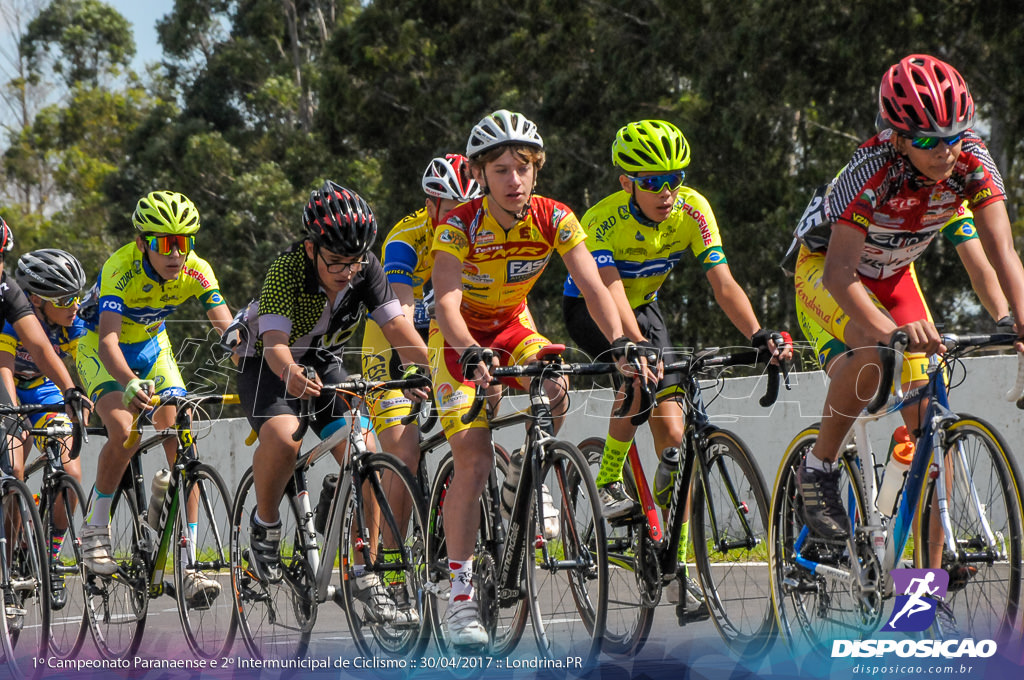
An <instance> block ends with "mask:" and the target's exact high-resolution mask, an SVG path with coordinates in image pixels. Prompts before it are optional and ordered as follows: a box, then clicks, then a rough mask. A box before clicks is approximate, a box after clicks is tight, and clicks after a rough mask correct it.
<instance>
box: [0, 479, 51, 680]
mask: <svg viewBox="0 0 1024 680" xmlns="http://www.w3.org/2000/svg"><path fill="white" fill-rule="evenodd" d="M0 503H2V517H3V533H4V536H5V537H6V539H7V544H6V547H4V548H0V550H2V551H3V555H2V556H0V559H4V560H7V571H8V574H9V578H8V579H6V580H5V582H3V583H2V584H0V586H2V590H3V603H4V615H3V616H0V620H2V623H0V626H2V627H3V631H2V632H3V641H2V646H3V653H4V659H5V660H6V662H7V665H8V667H9V668H10V669H11V674H12V675H13V676H14V677H16V678H38V677H39V676H40V675H41V673H42V671H43V668H44V667H45V664H43V663H39V660H40V659H45V658H46V656H47V654H46V646H47V644H48V642H49V630H50V606H49V596H50V581H49V578H48V575H49V574H48V572H49V570H48V568H47V562H46V553H47V551H46V549H45V548H44V546H43V532H42V521H41V520H40V519H39V511H38V510H36V504H35V500H34V499H33V498H32V492H30V491H29V490H28V487H27V486H25V485H24V484H23V483H22V482H20V481H18V480H16V479H7V480H5V481H4V490H3V498H2V499H0Z"/></svg>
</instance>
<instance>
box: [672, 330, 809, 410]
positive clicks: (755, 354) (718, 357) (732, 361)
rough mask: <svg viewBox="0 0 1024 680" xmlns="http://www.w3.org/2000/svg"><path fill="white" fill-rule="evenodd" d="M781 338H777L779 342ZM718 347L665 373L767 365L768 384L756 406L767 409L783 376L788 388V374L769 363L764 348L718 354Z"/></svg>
mask: <svg viewBox="0 0 1024 680" xmlns="http://www.w3.org/2000/svg"><path fill="white" fill-rule="evenodd" d="M781 340H782V337H781V336H779V341H780V342H781ZM720 351H721V348H719V347H710V348H707V349H706V350H703V351H702V352H700V353H698V354H695V355H693V356H692V357H687V358H685V359H683V360H681V361H677V362H674V363H671V364H668V365H667V366H665V369H664V370H665V373H702V372H704V371H707V370H708V369H713V368H729V367H730V366H750V365H754V364H768V384H767V385H766V387H765V393H764V394H763V395H762V396H761V398H760V399H758V404H760V405H761V406H762V407H765V408H767V407H768V406H771V405H772V404H774V403H775V402H776V400H777V399H778V398H779V387H780V386H781V384H782V380H781V378H782V376H785V383H786V388H787V389H788V388H789V372H788V371H787V370H785V369H784V368H783V367H780V366H778V365H777V364H773V363H770V362H771V360H772V359H773V358H774V355H773V354H771V352H769V351H768V350H767V349H766V348H760V349H755V348H750V349H744V350H743V351H740V352H731V353H729V354H718V352H720Z"/></svg>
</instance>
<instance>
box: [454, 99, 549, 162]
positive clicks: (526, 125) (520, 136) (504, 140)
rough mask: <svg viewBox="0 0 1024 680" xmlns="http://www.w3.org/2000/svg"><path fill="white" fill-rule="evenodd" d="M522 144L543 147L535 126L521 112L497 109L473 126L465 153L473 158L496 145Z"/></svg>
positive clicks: (542, 141)
mask: <svg viewBox="0 0 1024 680" xmlns="http://www.w3.org/2000/svg"><path fill="white" fill-rule="evenodd" d="M507 144H524V145H526V146H533V147H536V148H537V149H543V148H544V140H543V139H541V136H540V135H539V134H537V126H536V125H534V124H533V121H531V120H529V119H528V118H527V117H526V116H524V115H523V114H521V113H512V112H511V111H507V110H505V109H499V110H498V111H495V112H494V113H492V114H490V115H489V116H484V117H483V118H482V119H481V120H480V122H479V123H477V124H476V125H474V126H473V130H472V132H470V133H469V141H468V142H467V143H466V155H467V156H469V157H470V158H474V157H476V156H479V155H480V154H482V153H484V152H485V151H489V150H490V149H493V148H495V147H498V146H504V145H507Z"/></svg>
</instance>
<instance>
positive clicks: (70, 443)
mask: <svg viewBox="0 0 1024 680" xmlns="http://www.w3.org/2000/svg"><path fill="white" fill-rule="evenodd" d="M61 406H62V404H22V405H20V406H15V407H0V414H2V415H5V416H6V415H14V414H21V415H24V416H33V415H38V414H44V413H50V414H55V412H54V409H55V408H58V409H59V408H60V407H61ZM55 415H56V414H55ZM80 420H81V419H80ZM90 430H91V431H92V432H93V433H103V432H105V430H104V429H103V428H87V429H86V428H82V427H81V426H79V425H73V424H72V423H71V422H70V421H68V420H66V419H64V418H62V417H60V416H57V417H55V418H52V419H50V420H47V421H46V422H45V423H44V424H42V426H40V427H23V428H22V431H23V432H24V433H26V434H28V435H29V436H32V437H35V438H36V442H37V443H38V444H39V447H38V448H39V450H40V455H39V456H38V457H37V458H36V459H35V460H33V461H31V462H27V463H26V465H25V481H26V482H27V481H28V480H29V479H31V478H32V476H33V475H35V474H36V472H39V473H40V477H41V483H40V488H39V494H38V496H37V504H38V508H39V516H40V519H41V521H42V524H41V526H42V527H43V538H44V545H46V546H47V550H46V556H47V565H48V569H49V578H50V596H49V597H48V603H49V607H50V642H49V653H50V654H51V655H53V656H54V657H56V658H59V659H70V658H74V657H75V655H77V654H78V652H79V650H80V649H81V648H82V644H83V642H84V641H85V636H86V633H87V632H88V629H89V627H88V624H87V623H86V620H85V592H84V590H83V584H84V581H83V578H82V573H83V572H82V549H81V543H80V540H79V538H78V534H79V531H80V530H81V528H82V524H83V523H84V519H83V518H84V513H85V506H86V502H85V498H86V497H85V493H84V492H83V491H82V486H81V484H79V483H78V480H76V479H75V478H74V477H72V476H71V475H70V474H69V473H68V472H66V471H65V470H64V461H63V458H64V456H65V454H66V455H67V457H68V459H69V460H75V459H76V458H78V455H79V452H80V451H81V447H82V444H83V442H85V441H86V440H87V436H88V435H87V432H89V431H90ZM65 442H67V446H66V445H65ZM58 523H60V524H64V525H65V527H66V529H64V530H63V531H61V530H59V529H58V528H57V524H58ZM58 536H59V537H60V538H59V542H60V548H59V550H58V552H57V554H56V555H54V554H53V553H52V549H51V548H50V546H52V545H53V544H54V539H55V538H57V537H58Z"/></svg>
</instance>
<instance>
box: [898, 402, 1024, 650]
mask: <svg viewBox="0 0 1024 680" xmlns="http://www.w3.org/2000/svg"><path fill="white" fill-rule="evenodd" d="M958 418H959V419H958V420H957V421H956V422H954V423H952V424H951V425H950V426H949V427H948V428H947V434H948V439H947V444H948V447H947V451H948V452H950V453H949V455H947V456H946V461H947V473H948V471H949V464H951V465H952V476H951V479H950V480H949V484H948V485H947V486H948V487H949V488H950V491H951V493H949V494H948V496H947V503H948V508H949V520H950V524H951V525H952V528H953V533H954V538H955V540H956V544H957V547H958V553H959V554H957V555H953V554H952V553H950V552H949V551H948V549H946V548H943V549H942V567H943V568H944V569H946V571H947V572H950V586H949V591H948V594H947V596H946V604H947V605H948V606H949V607H950V608H951V609H952V611H953V616H954V618H955V621H956V627H957V628H958V630H955V631H944V630H936V634H937V635H939V636H941V637H949V636H954V637H973V638H974V639H976V640H985V639H991V640H997V641H1000V642H1002V643H1007V642H1009V641H1010V637H1011V636H1012V635H1013V634H1014V633H1015V632H1018V631H1019V630H1020V628H1021V621H1020V619H1021V595H1022V593H1021V587H1022V584H1021V569H1022V566H1021V560H1022V556H1021V553H1022V550H1024V513H1022V508H1021V490H1022V484H1024V479H1022V478H1021V476H1020V471H1019V470H1018V469H1017V464H1016V462H1015V460H1014V457H1013V454H1012V453H1011V452H1010V449H1009V447H1008V446H1007V445H1006V442H1005V440H1004V439H1003V437H1002V435H1000V434H999V433H998V432H997V431H996V430H995V429H994V428H993V427H992V426H991V425H989V424H988V423H987V422H985V421H984V420H981V419H979V418H975V417H973V416H970V415H966V414H958ZM954 449H955V453H953V451H954ZM933 455H934V454H933ZM967 472H969V473H970V476H971V478H972V479H973V482H974V490H975V491H976V492H977V494H978V497H979V500H980V502H981V507H982V508H984V512H985V518H986V521H987V523H988V525H989V527H990V529H991V531H992V533H993V534H994V536H995V538H996V541H997V544H998V545H999V546H1001V550H1000V551H999V553H1000V554H999V555H998V556H994V555H989V553H988V550H987V541H986V540H985V535H984V532H983V529H982V523H981V518H980V516H979V513H978V511H977V509H976V506H974V505H973V502H972V501H971V497H970V489H969V487H968V485H967V484H966V479H967V474H966V473H967ZM947 478H948V477H947ZM936 484H937V480H934V479H931V478H930V477H929V478H928V479H927V480H926V486H925V489H924V493H922V494H921V501H920V505H919V506H918V517H919V518H920V526H919V530H918V536H919V537H920V541H921V549H920V550H918V551H917V554H916V555H915V563H916V566H918V567H929V566H935V565H934V564H929V557H928V555H929V549H930V547H931V545H932V537H931V536H930V535H929V533H930V532H929V531H928V527H929V522H930V519H931V517H932V516H933V506H932V499H933V497H934V496H935V494H936ZM940 540H942V539H940ZM987 555H988V558H987V559H986V556H987ZM971 568H973V569H976V570H977V571H976V572H975V573H973V575H970V569H971ZM963 570H966V571H963ZM936 621H937V625H938V626H939V627H941V623H939V619H937V620H936Z"/></svg>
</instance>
